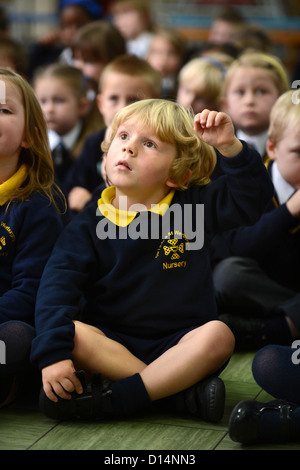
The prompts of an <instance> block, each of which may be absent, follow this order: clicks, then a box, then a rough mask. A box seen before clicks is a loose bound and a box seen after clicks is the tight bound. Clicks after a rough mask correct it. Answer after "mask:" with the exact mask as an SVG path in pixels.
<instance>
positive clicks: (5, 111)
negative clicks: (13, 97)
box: [0, 108, 10, 114]
mask: <svg viewBox="0 0 300 470" xmlns="http://www.w3.org/2000/svg"><path fill="white" fill-rule="evenodd" d="M0 113H2V114H10V110H9V109H7V108H0Z"/></svg>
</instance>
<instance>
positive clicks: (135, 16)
mask: <svg viewBox="0 0 300 470" xmlns="http://www.w3.org/2000/svg"><path fill="white" fill-rule="evenodd" d="M113 23H114V25H115V27H116V28H117V29H118V30H119V31H120V33H121V34H122V36H123V38H125V40H130V39H136V38H137V37H138V36H139V35H140V34H142V33H143V32H144V31H146V30H147V26H146V22H145V18H144V16H143V15H142V14H141V13H140V12H138V11H137V10H126V11H123V12H120V13H117V14H115V15H114V16H113Z"/></svg>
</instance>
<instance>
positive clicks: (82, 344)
mask: <svg viewBox="0 0 300 470" xmlns="http://www.w3.org/2000/svg"><path fill="white" fill-rule="evenodd" d="M74 323H75V337H74V343H75V347H74V350H73V356H74V362H75V366H76V369H84V370H86V371H91V372H101V374H102V375H103V376H104V377H106V378H108V379H110V380H119V379H122V378H125V377H129V376H131V375H133V374H136V373H137V372H140V371H142V370H143V369H144V368H145V367H146V364H144V362H142V361H140V360H139V359H138V358H137V357H135V356H134V355H133V354H131V352H130V351H129V350H128V349H126V348H125V347H124V346H123V345H122V344H120V343H118V342H117V341H114V340H112V339H110V338H108V337H107V336H105V334H104V333H103V332H102V331H101V330H99V329H98V328H96V327H94V326H91V325H87V324H85V323H82V322H80V321H75V322H74Z"/></svg>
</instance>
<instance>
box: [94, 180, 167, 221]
mask: <svg viewBox="0 0 300 470" xmlns="http://www.w3.org/2000/svg"><path fill="white" fill-rule="evenodd" d="M174 193H175V190H174V189H172V190H171V191H170V192H169V193H168V194H167V195H166V196H165V197H164V198H163V199H162V200H161V201H160V202H159V203H158V204H155V205H154V206H153V207H152V208H151V209H148V211H149V212H154V213H156V214H160V215H164V214H165V213H166V211H167V210H168V208H169V207H170V204H171V202H172V199H173V196H174ZM115 194H116V191H115V187H114V186H110V187H109V188H105V189H104V190H103V191H102V194H101V198H100V199H99V200H98V208H99V210H100V212H101V214H102V215H104V217H106V218H107V219H108V220H110V222H112V223H114V224H115V225H118V226H119V227H126V226H127V225H129V224H130V222H132V221H133V219H134V218H135V217H136V215H137V212H135V211H124V210H119V209H116V208H115V207H114V206H113V205H112V201H113V199H114V197H115Z"/></svg>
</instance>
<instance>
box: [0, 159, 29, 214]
mask: <svg viewBox="0 0 300 470" xmlns="http://www.w3.org/2000/svg"><path fill="white" fill-rule="evenodd" d="M26 177H27V169H26V166H25V165H22V166H21V167H20V168H19V169H18V170H17V171H16V173H14V174H13V175H12V176H11V177H10V178H9V179H8V180H7V181H4V183H2V184H0V206H3V205H4V204H5V203H6V202H7V201H8V200H9V199H11V194H12V191H13V190H14V189H15V190H16V189H18V188H19V187H20V186H21V185H22V184H23V183H24V181H25V179H26Z"/></svg>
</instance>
